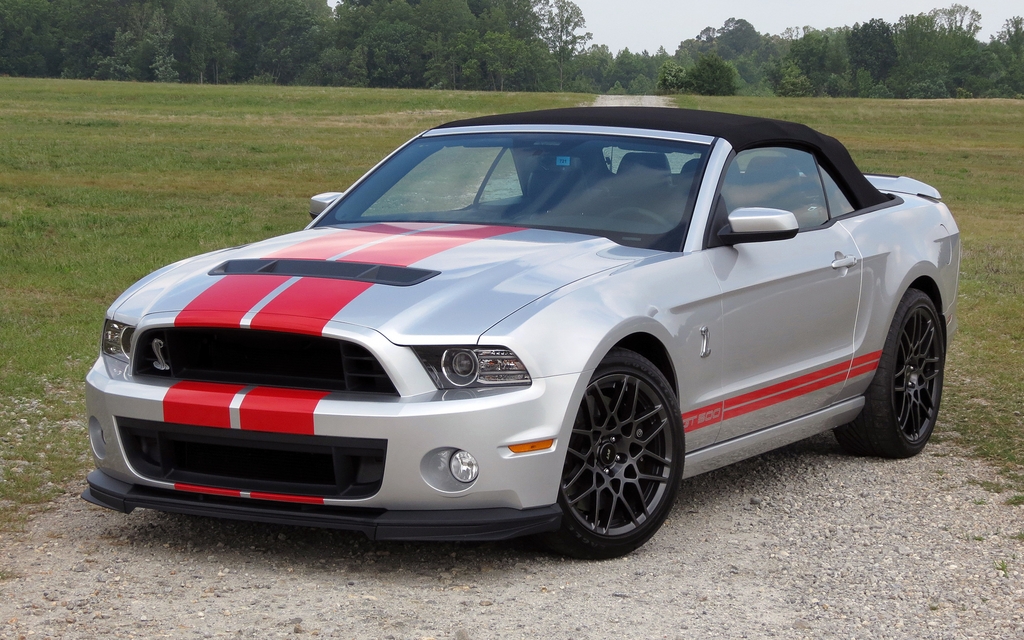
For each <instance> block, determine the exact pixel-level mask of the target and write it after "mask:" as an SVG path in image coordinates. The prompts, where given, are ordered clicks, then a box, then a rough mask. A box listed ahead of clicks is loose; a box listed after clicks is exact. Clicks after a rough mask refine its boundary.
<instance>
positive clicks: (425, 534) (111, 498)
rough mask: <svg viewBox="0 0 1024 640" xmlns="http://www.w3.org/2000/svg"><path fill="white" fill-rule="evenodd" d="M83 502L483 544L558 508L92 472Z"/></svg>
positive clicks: (549, 520)
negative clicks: (312, 497)
mask: <svg viewBox="0 0 1024 640" xmlns="http://www.w3.org/2000/svg"><path fill="white" fill-rule="evenodd" d="M88 481H89V488H88V489H86V490H85V491H84V492H83V493H82V498H83V499H85V500H87V501H88V502H91V503H93V504H96V505H99V506H101V507H106V508H108V509H113V510H114V511H120V512H122V513H131V512H132V510H134V509H155V510H157V511H166V512H169V513H185V514H189V515H198V516H211V517H215V518H228V519H232V520H249V521H254V522H269V523H273V524H287V525H298V526H305V527H324V528H329V529H345V530H348V531H360V532H362V533H364V534H365V535H366V536H367V537H368V538H370V539H371V540H407V541H412V540H422V541H428V540H430V541H442V540H446V541H486V540H508V539H510V538H516V537H519V536H525V535H531V534H535V533H543V532H545V531H554V530H555V529H558V527H559V525H560V524H561V518H562V512H561V510H560V509H559V508H558V505H550V506H547V507H535V508H532V509H522V510H520V509H507V508H496V509H457V510H450V511H388V510H383V509H359V508H349V507H334V506H325V505H305V504H291V503H278V502H272V501H268V500H249V499H245V498H225V497H220V496H209V495H203V494H198V493H189V492H185V491H169V490H163V489H154V488H153V487H148V486H144V485H137V484H136V485H133V484H128V483H126V482H121V481H120V480H117V479H115V478H111V477H110V476H108V475H107V474H105V473H103V472H102V471H99V470H95V471H93V472H91V473H90V474H89V477H88Z"/></svg>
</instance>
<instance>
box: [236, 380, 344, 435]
mask: <svg viewBox="0 0 1024 640" xmlns="http://www.w3.org/2000/svg"><path fill="white" fill-rule="evenodd" d="M327 395H328V392H327V391H306V390H303V389H275V388H271V387H258V388H256V389H253V390H252V391H250V392H249V393H247V394H245V398H244V399H243V400H242V406H241V408H240V409H239V418H240V419H241V423H242V429H248V430H250V431H270V432H273V433H297V434H301V435H313V412H314V411H315V410H316V405H317V404H318V403H319V402H320V400H321V399H322V398H324V397H326V396H327Z"/></svg>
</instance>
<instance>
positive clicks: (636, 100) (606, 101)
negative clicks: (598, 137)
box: [593, 96, 675, 107]
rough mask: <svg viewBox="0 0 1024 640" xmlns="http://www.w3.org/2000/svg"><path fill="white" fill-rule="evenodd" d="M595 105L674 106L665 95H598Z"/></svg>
mask: <svg viewBox="0 0 1024 640" xmlns="http://www.w3.org/2000/svg"><path fill="white" fill-rule="evenodd" d="M593 106H595V107H672V106H675V105H673V104H672V102H671V101H670V100H669V99H668V98H666V97H665V96H597V97H596V98H594V105H593Z"/></svg>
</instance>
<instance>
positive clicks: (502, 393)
mask: <svg viewBox="0 0 1024 640" xmlns="http://www.w3.org/2000/svg"><path fill="white" fill-rule="evenodd" d="M588 379H589V374H576V375H564V376H553V377H549V378H539V379H536V380H534V382H533V384H532V385H531V386H530V387H525V388H518V389H509V390H493V389H483V390H479V391H467V390H456V391H454V392H437V393H425V394H419V395H416V396H407V397H387V398H369V397H366V396H361V397H360V396H355V395H352V394H349V395H346V394H330V395H328V396H327V397H325V398H323V399H321V400H320V401H319V402H318V403H317V404H316V406H315V409H310V410H309V413H308V415H306V416H305V418H306V419H308V420H309V421H311V424H312V432H311V433H310V435H316V436H325V437H328V438H341V439H345V438H352V439H374V440H377V441H386V443H387V444H386V451H387V453H386V459H385V461H384V472H383V478H382V480H381V482H380V487H379V489H378V490H377V491H376V493H374V494H373V495H371V496H362V497H358V498H346V497H327V496H325V497H324V498H323V500H322V503H323V504H322V505H321V506H322V507H323V508H322V509H308V510H306V511H304V513H331V514H340V513H344V511H343V510H342V511H338V510H337V509H340V508H344V509H348V510H349V511H351V510H352V509H373V510H378V511H380V512H386V513H389V514H394V513H398V512H420V511H438V512H442V513H447V514H450V513H453V512H455V511H457V510H485V509H511V510H514V511H522V510H530V509H535V508H539V507H551V506H552V505H554V504H555V502H556V499H557V490H558V483H559V480H560V477H561V468H562V462H563V460H564V458H565V447H566V444H567V442H568V437H569V433H570V432H571V430H572V422H573V419H574V417H575V413H576V410H575V408H576V407H579V403H580V400H581V398H582V395H583V391H584V390H585V388H586V382H587V380H588ZM172 384H173V383H168V384H158V383H153V382H151V381H149V380H146V381H141V380H133V379H132V378H131V377H130V376H126V375H121V376H114V375H111V374H110V372H109V371H108V370H107V368H106V367H105V366H104V364H103V361H102V359H101V360H98V361H97V363H96V365H95V366H94V367H93V369H92V370H91V371H90V372H89V374H88V376H87V378H86V404H87V407H88V412H89V413H88V415H89V432H90V439H91V442H92V445H93V446H92V449H93V454H94V459H95V462H96V467H97V468H98V469H99V470H100V471H102V472H103V473H104V474H105V475H106V476H107V477H109V478H112V479H114V480H117V481H119V482H121V483H124V484H125V485H126V486H131V487H136V488H139V491H144V490H145V491H148V490H153V493H152V494H150V493H146V494H145V495H147V496H149V495H152V496H166V494H167V493H170V494H172V495H177V494H180V493H186V492H188V490H187V489H185V490H182V489H184V488H183V487H181V486H178V487H177V490H176V484H175V482H174V481H173V480H172V479H171V478H169V477H158V476H156V475H153V474H149V475H147V473H148V472H143V470H142V469H141V468H134V467H133V466H132V464H131V463H130V461H129V459H130V458H129V456H128V455H127V454H126V441H125V440H124V437H125V433H124V429H125V425H126V424H127V423H128V422H129V420H127V419H130V420H131V421H136V422H137V421H148V422H151V423H163V422H164V421H165V419H166V416H165V413H164V410H165V406H166V404H165V402H164V400H165V397H166V396H167V393H168V389H169V388H170V386H171V385H172ZM243 406H244V405H243ZM232 407H233V408H232V409H231V411H232V412H234V411H236V409H235V408H234V405H232ZM570 408H572V409H570ZM232 419H233V420H234V418H232ZM167 422H168V423H169V422H172V421H170V420H167ZM179 422H180V421H179ZM182 424H185V423H182ZM194 424H197V423H194ZM211 429H212V430H211V433H215V432H216V433H221V434H223V433H225V432H227V431H228V430H227V429H220V428H211ZM230 431H231V432H232V433H234V434H237V435H238V436H243V434H244V433H246V431H245V424H244V421H243V424H242V428H241V431H239V430H236V427H235V426H232V428H231V430H230ZM544 439H553V440H554V445H553V446H552V447H551V448H549V449H547V450H543V451H535V452H530V453H522V454H514V453H512V452H511V451H510V450H509V448H508V447H509V445H511V444H519V443H524V442H533V441H538V440H544ZM441 449H447V450H458V449H462V450H466V451H469V452H470V453H472V454H473V455H474V456H475V457H476V459H477V460H478V462H479V465H480V474H479V477H478V478H477V479H476V480H475V481H474V482H473V483H471V484H469V485H458V486H456V485H457V484H458V483H453V482H449V483H448V484H447V485H446V484H445V483H444V482H439V481H438V477H436V476H431V473H434V474H436V473H439V472H438V470H437V465H434V467H433V470H431V468H430V462H431V461H432V460H434V458H431V456H436V452H437V451H439V450H441ZM440 473H441V475H442V476H443V475H445V474H448V472H447V468H446V467H445V469H444V470H443V471H442V472H440ZM447 477H448V479H449V480H450V474H448V475H447ZM185 482H189V481H187V480H186V481H185ZM202 484H205V485H207V488H209V487H211V486H212V487H214V489H216V485H215V484H213V483H202ZM227 486H230V485H227ZM233 488H234V489H242V491H243V495H242V497H243V498H244V499H248V497H247V496H246V491H247V490H248V489H249V488H248V487H239V486H237V485H236V486H234V487H233ZM252 490H254V491H273V490H268V489H265V488H263V489H261V488H260V487H252ZM203 491H206V492H207V493H209V491H208V490H207V489H201V490H200V493H202V492H203ZM91 493H92V494H94V495H93V497H94V498H95V497H96V495H95V494H96V491H93V492H91ZM115 493H116V492H115ZM193 493H194V491H193ZM281 493H283V492H281ZM292 493H294V492H292ZM132 495H133V496H136V495H142V494H139V493H138V492H136V493H134V494H132ZM252 497H255V496H252ZM263 497H265V494H264V496H263ZM282 497H283V498H287V499H290V500H291V501H293V502H294V501H295V498H296V496H282ZM97 499H98V498H97ZM135 499H137V498H134V497H133V498H132V500H135ZM147 499H148V498H147ZM153 499H154V500H156V498H153ZM285 501H288V500H285ZM300 501H301V499H300ZM158 502H159V504H165V502H166V501H163V498H160V500H158ZM172 502H174V503H175V504H188V505H195V504H199V505H200V507H196V508H202V509H203V510H204V512H207V511H208V512H213V511H218V510H222V509H223V510H225V511H230V512H231V513H234V514H238V515H235V516H232V517H239V518H241V517H245V518H248V519H258V518H256V517H255V515H257V514H260V513H269V512H270V511H268V510H267V508H266V505H256V506H255V507H254V509H253V510H249V509H247V508H240V509H235V508H233V507H232V508H230V509H229V508H228V507H226V506H224V505H227V504H229V502H223V503H222V502H218V501H216V500H213V499H212V498H209V497H205V498H200V497H197V496H195V495H181V496H178V499H177V500H174V501H172ZM128 503H129V504H135V503H133V502H132V501H131V500H129V501H128ZM104 504H107V506H111V504H110V503H109V502H106V503H104ZM168 504H169V503H168ZM231 504H234V503H231ZM137 506H144V505H142V504H138V505H137ZM146 506H148V505H146ZM277 506H278V507H280V512H281V513H293V509H294V508H295V507H293V506H292V505H285V504H279V505H277ZM114 508H117V509H119V510H124V509H122V508H121V507H118V506H116V504H115V505H114ZM154 508H161V507H154ZM190 508H191V507H190ZM332 509H334V510H332ZM165 510H170V509H165ZM244 514H249V515H244ZM211 515H215V514H212V513H211ZM289 517H291V516H289ZM295 517H299V518H305V517H306V516H295ZM396 517H398V516H396V515H388V516H387V517H386V518H385V519H386V520H389V521H390V520H393V519H394V518H396ZM275 521H276V520H275ZM445 521H447V520H446V519H445V516H442V515H439V516H438V522H445ZM377 526H378V525H376V524H373V525H370V524H366V525H361V527H362V528H364V529H365V527H377ZM357 528H359V527H357Z"/></svg>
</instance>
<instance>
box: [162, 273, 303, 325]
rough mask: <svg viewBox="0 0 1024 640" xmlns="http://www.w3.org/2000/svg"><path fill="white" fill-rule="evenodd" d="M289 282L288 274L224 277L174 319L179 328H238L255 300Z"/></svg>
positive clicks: (256, 301) (254, 303) (257, 300)
mask: <svg viewBox="0 0 1024 640" xmlns="http://www.w3.org/2000/svg"><path fill="white" fill-rule="evenodd" d="M287 281H288V276H274V275H249V274H245V275H232V276H221V278H220V280H219V281H218V282H215V283H214V284H213V285H212V286H211V287H209V288H208V289H207V290H206V291H203V292H202V293H200V294H199V295H198V296H196V297H195V299H194V300H192V302H190V303H188V305H186V306H185V308H184V309H182V310H181V311H180V312H179V313H178V315H177V316H176V317H175V318H174V326H176V327H233V328H234V327H238V326H239V324H240V323H241V322H242V318H243V317H244V316H245V314H246V313H248V312H249V309H252V308H253V307H254V306H255V305H256V303H258V302H259V301H260V300H262V299H263V298H266V297H267V296H268V295H270V292H272V291H273V290H274V289H276V288H278V287H279V286H281V285H282V284H284V283H285V282H287Z"/></svg>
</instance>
